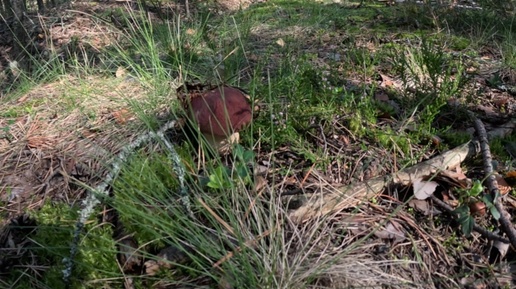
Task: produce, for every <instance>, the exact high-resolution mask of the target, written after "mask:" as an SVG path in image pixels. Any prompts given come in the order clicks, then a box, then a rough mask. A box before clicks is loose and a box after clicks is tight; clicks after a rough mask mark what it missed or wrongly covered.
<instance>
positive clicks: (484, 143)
mask: <svg viewBox="0 0 516 289" xmlns="http://www.w3.org/2000/svg"><path fill="white" fill-rule="evenodd" d="M470 117H472V118H473V120H474V123H473V124H474V126H475V130H476V132H477V135H478V139H479V142H480V150H481V152H482V159H483V161H484V171H485V172H484V173H485V175H486V184H487V189H488V190H489V193H491V196H493V202H494V205H495V207H496V209H497V210H498V211H499V212H500V219H499V222H500V225H501V227H502V230H503V231H504V232H505V233H506V234H507V237H508V238H509V240H510V243H511V245H512V246H513V247H514V248H516V230H515V229H514V227H513V225H512V223H511V222H510V220H509V218H507V216H510V215H509V213H507V211H506V210H505V208H504V207H503V204H502V202H500V198H499V197H498V196H500V190H499V189H498V183H497V181H496V178H495V176H494V174H493V165H492V163H493V159H492V157H491V151H490V150H489V142H488V140H487V132H486V128H485V127H484V124H483V123H482V121H480V120H479V119H478V118H477V117H475V116H474V115H473V114H472V113H470Z"/></svg>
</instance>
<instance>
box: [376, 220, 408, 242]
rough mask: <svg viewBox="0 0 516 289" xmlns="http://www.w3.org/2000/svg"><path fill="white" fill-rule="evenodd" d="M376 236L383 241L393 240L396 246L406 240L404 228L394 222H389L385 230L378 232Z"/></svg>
mask: <svg viewBox="0 0 516 289" xmlns="http://www.w3.org/2000/svg"><path fill="white" fill-rule="evenodd" d="M374 235H375V236H376V237H378V238H381V239H388V240H393V244H394V245H395V244H397V243H399V242H402V241H403V240H405V239H406V237H405V233H404V232H403V227H402V226H401V225H400V224H399V223H397V222H396V221H393V220H391V221H389V222H388V223H387V225H385V228H384V229H383V230H382V229H380V230H377V231H376V232H375V233H374Z"/></svg>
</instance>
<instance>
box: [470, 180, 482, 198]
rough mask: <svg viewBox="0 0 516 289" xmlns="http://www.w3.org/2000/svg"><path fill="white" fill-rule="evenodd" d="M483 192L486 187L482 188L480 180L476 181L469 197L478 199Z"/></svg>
mask: <svg viewBox="0 0 516 289" xmlns="http://www.w3.org/2000/svg"><path fill="white" fill-rule="evenodd" d="M483 191H484V187H483V186H482V184H481V183H480V181H479V180H476V181H475V183H474V184H473V187H471V189H470V190H469V195H470V196H472V197H476V196H478V195H480V193H482V192H483Z"/></svg>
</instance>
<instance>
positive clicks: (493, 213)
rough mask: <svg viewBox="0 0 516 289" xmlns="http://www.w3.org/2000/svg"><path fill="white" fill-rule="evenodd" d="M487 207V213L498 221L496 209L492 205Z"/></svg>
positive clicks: (498, 213) (498, 215) (498, 216)
mask: <svg viewBox="0 0 516 289" xmlns="http://www.w3.org/2000/svg"><path fill="white" fill-rule="evenodd" d="M487 207H488V208H489V211H490V212H491V215H492V216H493V218H494V219H495V220H497V221H498V220H499V219H500V212H499V211H498V209H497V208H496V207H495V206H494V204H493V205H491V206H487Z"/></svg>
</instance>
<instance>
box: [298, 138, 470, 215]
mask: <svg viewBox="0 0 516 289" xmlns="http://www.w3.org/2000/svg"><path fill="white" fill-rule="evenodd" d="M478 151H479V150H478V146H477V143H476V142H468V143H466V144H463V145H461V146H459V147H456V148H454V149H452V150H449V151H447V152H445V153H443V154H441V155H439V156H437V157H435V158H432V159H430V160H427V161H424V162H422V163H419V164H417V165H415V166H412V167H410V168H406V169H403V170H400V171H398V172H396V173H393V174H391V175H388V176H381V177H377V178H373V179H370V180H367V181H364V182H361V183H357V184H351V185H348V186H340V187H336V186H334V185H332V184H321V186H320V188H319V191H318V192H316V193H314V194H310V195H308V201H306V202H305V203H304V204H303V205H302V206H301V207H299V208H297V209H296V210H293V211H291V212H290V213H289V217H290V219H291V220H292V221H293V222H294V223H303V222H306V221H308V220H309V219H312V218H315V217H320V216H324V215H327V214H329V213H331V212H337V211H340V210H343V209H346V208H350V207H354V206H357V205H358V204H360V203H361V202H363V201H364V200H368V199H371V198H373V197H375V196H376V195H377V194H379V193H381V192H382V191H383V190H384V189H385V188H386V187H387V186H388V185H390V184H393V183H398V184H402V185H409V184H410V183H411V182H412V181H413V180H415V179H418V178H422V177H427V176H432V175H435V174H436V173H437V172H438V171H442V170H446V169H448V168H451V167H455V166H458V165H460V164H461V163H462V162H463V161H464V160H465V159H466V158H468V157H471V156H474V155H476V154H477V153H478Z"/></svg>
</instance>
